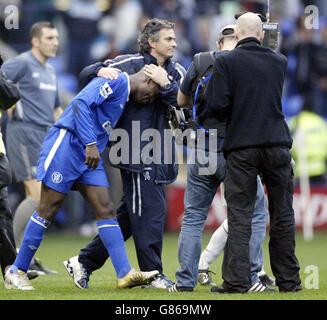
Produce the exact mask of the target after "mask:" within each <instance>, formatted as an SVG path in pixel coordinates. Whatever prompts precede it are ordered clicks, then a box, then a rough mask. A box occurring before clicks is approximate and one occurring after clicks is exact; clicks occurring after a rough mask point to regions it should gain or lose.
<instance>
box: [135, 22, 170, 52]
mask: <svg viewBox="0 0 327 320" xmlns="http://www.w3.org/2000/svg"><path fill="white" fill-rule="evenodd" d="M174 27H175V23H173V22H170V21H168V20H162V19H157V18H154V19H151V20H149V21H148V22H147V23H146V24H145V26H144V28H143V30H142V31H141V32H140V33H139V36H138V39H137V44H138V48H139V52H140V53H145V52H147V53H150V50H151V47H150V44H149V39H152V40H153V41H158V40H159V31H160V30H161V29H174Z"/></svg>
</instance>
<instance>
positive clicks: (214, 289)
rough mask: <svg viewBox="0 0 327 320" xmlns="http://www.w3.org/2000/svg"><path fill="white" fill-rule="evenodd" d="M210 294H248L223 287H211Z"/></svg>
mask: <svg viewBox="0 0 327 320" xmlns="http://www.w3.org/2000/svg"><path fill="white" fill-rule="evenodd" d="M210 292H215V293H246V292H240V291H235V290H231V289H227V288H225V287H224V286H223V285H221V286H216V287H211V289H210Z"/></svg>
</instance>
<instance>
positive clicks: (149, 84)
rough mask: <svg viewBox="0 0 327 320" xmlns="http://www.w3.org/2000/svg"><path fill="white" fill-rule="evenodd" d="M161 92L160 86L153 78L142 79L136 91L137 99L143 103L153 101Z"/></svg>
mask: <svg viewBox="0 0 327 320" xmlns="http://www.w3.org/2000/svg"><path fill="white" fill-rule="evenodd" d="M158 94H159V86H158V85H157V84H156V83H155V82H153V81H152V80H151V79H147V80H146V81H142V82H141V83H140V84H139V86H138V90H137V91H136V93H135V97H134V99H135V101H136V102H138V103H141V104H148V103H152V102H153V101H154V100H155V98H156V97H157V96H158Z"/></svg>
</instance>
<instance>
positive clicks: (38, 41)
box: [31, 37, 40, 47]
mask: <svg viewBox="0 0 327 320" xmlns="http://www.w3.org/2000/svg"><path fill="white" fill-rule="evenodd" d="M31 43H32V47H38V46H39V44H40V40H39V38H37V37H33V38H32V39H31Z"/></svg>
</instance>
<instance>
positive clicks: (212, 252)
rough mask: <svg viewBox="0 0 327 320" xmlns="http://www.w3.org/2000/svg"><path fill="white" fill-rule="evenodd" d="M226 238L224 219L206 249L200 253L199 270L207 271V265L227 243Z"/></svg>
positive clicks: (226, 231) (221, 251) (226, 225)
mask: <svg viewBox="0 0 327 320" xmlns="http://www.w3.org/2000/svg"><path fill="white" fill-rule="evenodd" d="M227 236H228V221H227V219H226V220H225V221H224V222H223V223H222V224H221V225H220V227H219V228H218V229H217V230H216V231H215V232H214V234H213V235H212V237H211V239H210V241H209V243H208V245H207V247H206V248H205V249H204V251H203V252H202V254H201V257H200V262H199V269H205V270H206V269H208V268H209V265H210V264H211V263H213V262H214V261H215V260H216V259H217V258H218V257H219V256H220V255H221V254H222V253H223V251H224V248H225V245H226V241H227Z"/></svg>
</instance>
